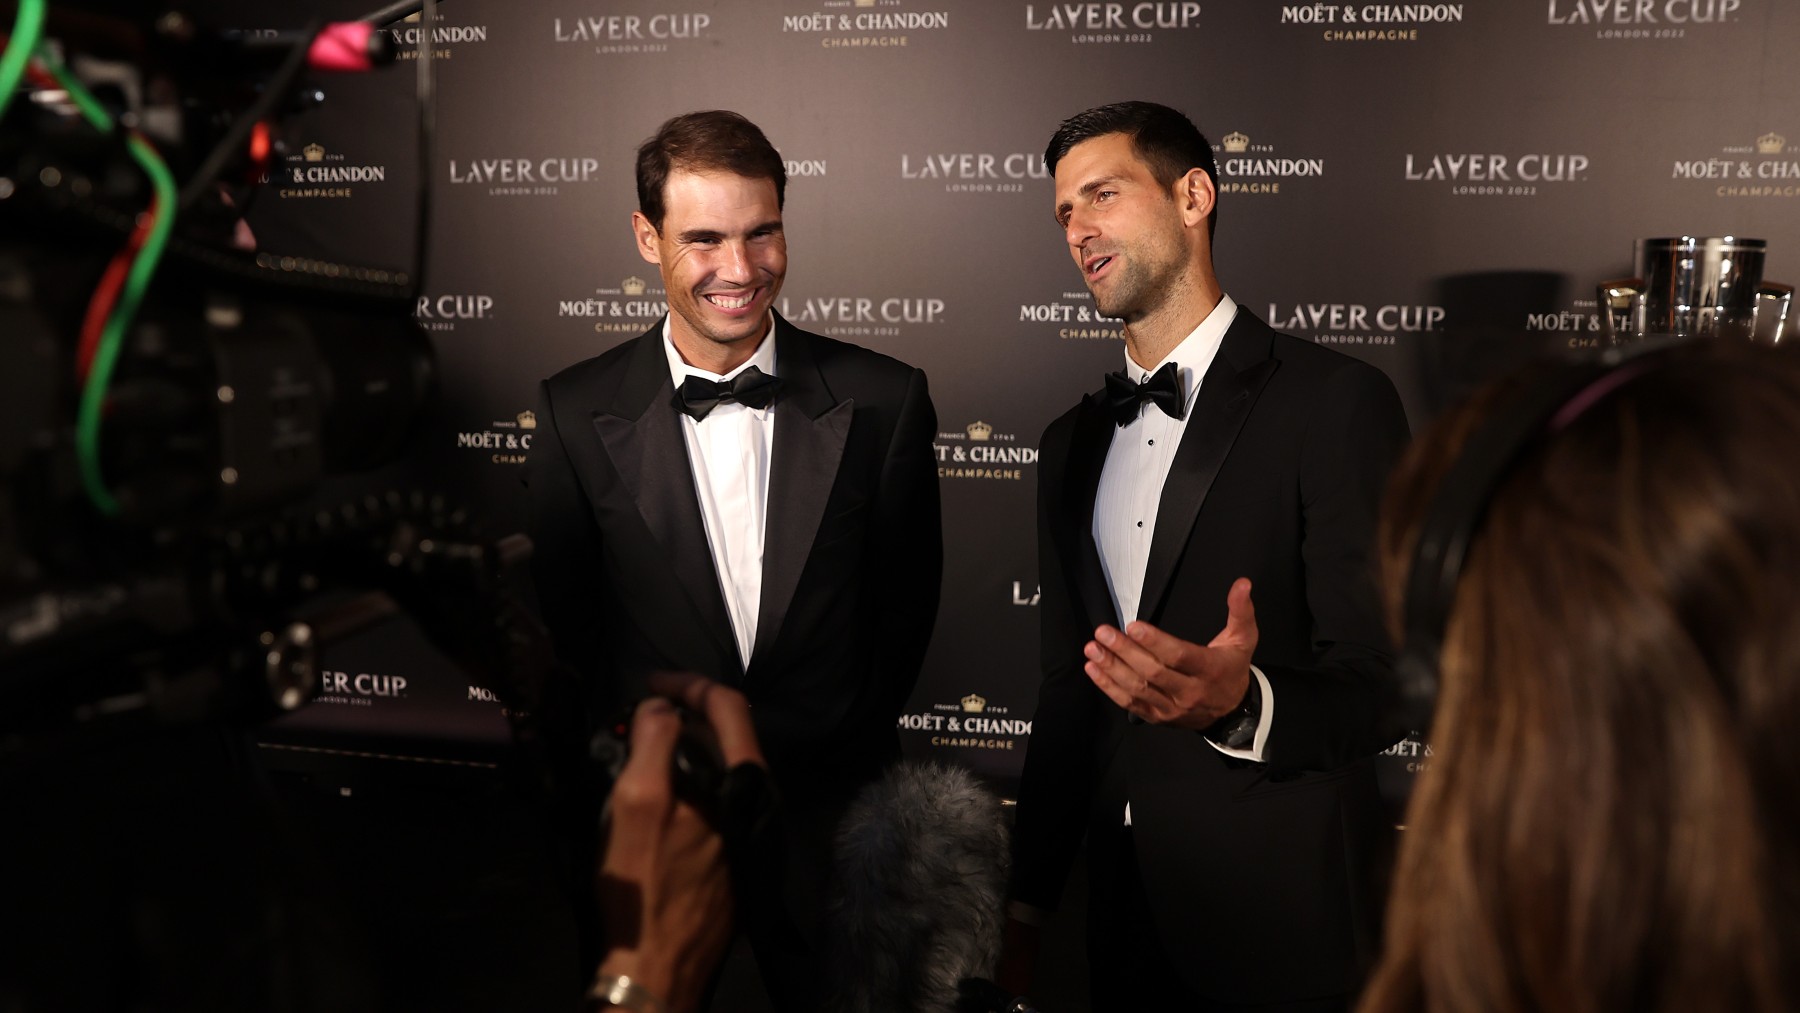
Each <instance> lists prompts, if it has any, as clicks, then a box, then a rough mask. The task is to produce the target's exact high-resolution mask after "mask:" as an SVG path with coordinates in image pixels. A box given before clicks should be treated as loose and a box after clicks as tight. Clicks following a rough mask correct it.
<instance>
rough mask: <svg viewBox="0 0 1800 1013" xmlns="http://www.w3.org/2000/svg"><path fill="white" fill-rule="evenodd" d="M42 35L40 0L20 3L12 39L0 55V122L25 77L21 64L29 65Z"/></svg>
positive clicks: (41, 7)
mask: <svg viewBox="0 0 1800 1013" xmlns="http://www.w3.org/2000/svg"><path fill="white" fill-rule="evenodd" d="M43 34H44V0H20V3H19V16H18V18H17V20H15V21H14V22H13V30H12V39H11V41H9V42H8V43H7V44H6V54H5V55H4V56H0V119H4V118H5V117H6V108H7V106H10V105H12V100H13V93H14V92H16V91H18V90H19V81H20V79H22V78H23V77H24V76H25V65H26V64H28V63H30V62H31V52H32V50H34V49H36V48H37V44H38V39H39V38H40V37H41V36H42V35H43Z"/></svg>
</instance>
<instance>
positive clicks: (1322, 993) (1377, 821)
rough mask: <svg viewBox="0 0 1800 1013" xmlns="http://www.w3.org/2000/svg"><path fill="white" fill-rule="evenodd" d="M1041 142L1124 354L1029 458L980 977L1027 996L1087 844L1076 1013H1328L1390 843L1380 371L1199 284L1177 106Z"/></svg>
mask: <svg viewBox="0 0 1800 1013" xmlns="http://www.w3.org/2000/svg"><path fill="white" fill-rule="evenodd" d="M1045 158H1046V161H1047V163H1048V165H1049V166H1050V168H1051V170H1052V172H1053V174H1054V177H1055V183H1056V196H1055V211H1056V221H1057V224H1058V225H1059V226H1061V227H1062V230H1063V233H1064V237H1065V239H1066V241H1067V243H1068V246H1069V251H1070V253H1071V254H1072V255H1073V257H1074V260H1075V263H1076V265H1077V266H1078V267H1079V268H1080V270H1081V274H1082V278H1083V279H1084V280H1085V282H1086V283H1087V286H1088V289H1089V291H1090V292H1092V294H1093V297H1094V303H1095V307H1096V309H1097V311H1098V312H1099V313H1100V314H1101V315H1103V316H1108V317H1116V318H1118V319H1120V320H1122V321H1124V335H1125V354H1126V362H1125V369H1124V371H1123V372H1121V373H1116V374H1113V375H1111V376H1108V377H1107V378H1106V386H1105V388H1104V389H1103V390H1101V391H1099V392H1097V393H1094V394H1091V395H1088V396H1087V397H1086V398H1084V399H1083V400H1082V402H1081V403H1080V404H1079V405H1077V406H1076V407H1075V408H1074V409H1072V410H1071V411H1069V412H1068V413H1067V414H1065V415H1063V416H1062V417H1061V418H1058V419H1057V420H1056V421H1055V422H1053V423H1051V425H1050V427H1049V429H1048V430H1046V431H1045V433H1044V437H1043V442H1042V444H1041V453H1040V456H1039V461H1040V483H1041V484H1040V486H1039V522H1038V523H1039V526H1038V543H1039V557H1040V560H1039V565H1040V571H1039V576H1040V580H1041V583H1042V587H1043V596H1042V599H1041V607H1042V623H1043V637H1042V667H1043V683H1042V688H1041V690H1040V696H1039V699H1038V709H1037V713H1036V717H1035V719H1034V721H1033V727H1032V741H1031V747H1030V750H1029V752H1028V753H1027V754H1026V757H1025V768H1024V774H1023V783H1022V784H1021V787H1020V794H1019V808H1018V819H1017V825H1016V828H1015V832H1014V842H1015V843H1014V872H1013V889H1012V896H1013V899H1014V903H1013V905H1012V913H1013V916H1014V921H1012V922H1011V923H1009V930H1008V937H1009V942H1008V948H1007V950H1008V952H1007V957H1006V962H1005V964H1004V966H1003V970H1002V978H1003V983H1006V984H1010V985H1011V986H1012V987H1014V988H1015V989H1017V990H1020V991H1024V990H1025V989H1026V988H1027V987H1028V986H1029V980H1028V978H1029V970H1028V969H1029V963H1030V961H1029V957H1030V955H1031V953H1032V951H1033V950H1034V943H1035V929H1033V928H1032V927H1031V926H1030V923H1031V922H1033V921H1036V920H1038V919H1040V918H1041V917H1042V915H1043V914H1044V913H1045V912H1047V911H1048V910H1050V909H1053V908H1054V907H1055V906H1056V904H1057V902H1058V900H1059V899H1060V894H1061V892H1062V888H1063V883H1064V881H1065V879H1066V878H1067V875H1068V873H1069V870H1070V867H1071V865H1072V864H1073V862H1074V860H1075V856H1076V854H1077V851H1078V850H1079V846H1080V843H1081V840H1082V837H1083V835H1084V834H1085V835H1086V837H1087V842H1088V859H1089V865H1088V869H1089V886H1090V896H1089V905H1088V909H1089V921H1088V954H1089V960H1090V965H1091V967H1090V969H1091V974H1092V981H1093V1002H1094V1009H1096V1010H1149V1009H1180V1010H1251V1009H1254V1010H1281V1011H1296V1013H1298V1011H1312V1010H1342V1009H1344V1008H1346V1006H1347V1005H1348V1003H1349V1001H1350V1000H1351V998H1352V997H1353V995H1354V992H1355V990H1356V988H1357V986H1358V984H1359V982H1360V981H1361V976H1362V974H1363V973H1364V971H1365V970H1366V969H1367V967H1368V966H1369V964H1370V962H1371V958H1372V956H1373V953H1374V950H1375V947H1376V945H1377V942H1378V938H1377V935H1376V921H1377V913H1378V911H1379V908H1380V903H1381V897H1380V893H1379V891H1380V887H1379V879H1380V876H1381V868H1382V864H1383V860H1384V857H1385V855H1386V854H1387V852H1388V847H1387V846H1388V844H1389V843H1390V840H1389V839H1390V836H1391V827H1389V826H1387V825H1386V820H1385V819H1384V818H1383V811H1382V808H1381V806H1380V804H1379V799H1378V796H1377V793H1376V785H1375V779H1374V773H1373V764H1372V762H1371V761H1370V759H1369V758H1370V757H1372V756H1373V755H1374V754H1375V753H1377V752H1379V751H1380V750H1381V749H1383V748H1385V747H1386V746H1387V745H1389V744H1390V743H1391V740H1392V739H1393V738H1397V736H1396V735H1393V734H1392V733H1391V732H1389V733H1388V734H1385V735H1384V734H1383V731H1382V729H1383V728H1384V727H1389V723H1388V721H1387V720H1386V719H1385V717H1386V713H1387V707H1388V703H1389V701H1390V699H1391V692H1392V685H1393V683H1392V679H1391V674H1392V673H1391V662H1392V659H1391V655H1390V650H1389V647H1388V638H1387V636H1386V635H1385V634H1384V631H1383V627H1382V619H1381V609H1380V607H1379V603H1378V601H1377V599H1376V595H1375V592H1374V588H1373V586H1372V582H1371V574H1370V572H1369V571H1370V564H1369V550H1370V540H1371V538H1372V534H1373V530H1374V519H1375V513H1376V509H1377V505H1378V501H1379V499H1380V495H1381V491H1382V487H1383V484H1384V482H1385V479H1386V476H1387V473H1388V469H1389V467H1390V466H1391V464H1392V463H1393V461H1394V460H1395V458H1396V457H1397V456H1398V454H1399V452H1400V450H1401V447H1402V446H1403V444H1404V443H1405V442H1406V439H1407V428H1406V419H1405V416H1404V414H1403V412H1402V410H1401V407H1400V402H1399V399H1398V397H1397V396H1396V395H1395V393H1394V389H1393V385H1392V384H1391V383H1389V382H1388V380H1387V378H1386V377H1385V376H1384V375H1383V374H1382V373H1381V372H1380V371H1379V370H1377V369H1375V368H1373V367H1371V366H1368V365H1366V364H1364V363H1362V362H1359V361H1357V360H1355V359H1352V358H1349V357H1347V356H1344V355H1340V354H1338V353H1336V352H1333V351H1330V350H1327V349H1324V348H1320V347H1318V346H1316V345H1314V344H1312V343H1310V342H1307V341H1303V340H1300V339H1297V338H1294V337H1290V336H1288V335H1285V334H1277V333H1276V332H1274V331H1273V330H1271V329H1270V328H1269V326H1268V325H1267V324H1266V323H1264V322H1263V321H1261V320H1259V319H1257V318H1256V316H1255V315H1254V314H1252V313H1251V312H1250V311H1249V310H1247V309H1245V308H1242V307H1240V306H1238V305H1237V304H1236V303H1235V302H1233V301H1232V299H1231V297H1229V296H1227V295H1225V294H1224V292H1223V290H1222V289H1221V288H1220V286H1219V282H1218V280H1217V278H1216V277H1215V275H1214V271H1213V263H1212V237H1213V230H1214V225H1215V222H1216V217H1215V214H1214V205H1215V202H1216V200H1217V191H1218V185H1217V184H1218V173H1217V170H1216V167H1215V165H1214V161H1213V154H1212V148H1211V146H1210V145H1209V144H1208V143H1207V141H1206V139H1205V138H1204V137H1203V136H1201V134H1200V132H1199V131H1198V130H1197V129H1195V127H1194V125H1193V124H1192V123H1191V122H1190V121H1189V120H1188V119H1187V117H1185V116H1183V115H1182V114H1181V113H1179V112H1177V111H1175V110H1173V109H1169V108H1167V107H1165V106H1159V105H1154V104H1151V103H1145V102H1127V103H1120V104H1117V105H1110V106H1102V107H1100V108H1096V109H1091V110H1089V111H1087V112H1084V113H1081V114H1079V115H1077V116H1074V117H1071V118H1070V119H1068V120H1066V121H1064V122H1063V124H1062V125H1061V127H1060V128H1059V129H1058V130H1057V132H1056V134H1055V136H1054V137H1053V138H1052V139H1051V142H1050V145H1049V150H1048V151H1047V152H1046V155H1045ZM1006 979H1010V980H1006Z"/></svg>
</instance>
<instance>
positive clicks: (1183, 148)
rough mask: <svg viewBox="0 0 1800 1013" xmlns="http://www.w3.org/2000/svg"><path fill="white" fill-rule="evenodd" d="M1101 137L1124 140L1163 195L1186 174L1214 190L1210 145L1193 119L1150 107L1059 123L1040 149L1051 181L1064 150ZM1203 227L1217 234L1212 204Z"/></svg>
mask: <svg viewBox="0 0 1800 1013" xmlns="http://www.w3.org/2000/svg"><path fill="white" fill-rule="evenodd" d="M1107 134H1127V135H1130V137H1131V149H1132V150H1133V151H1135V152H1136V153H1137V156H1138V157H1139V158H1141V159H1143V160H1144V164H1145V165H1146V166H1148V167H1149V169H1150V175H1152V176H1154V177H1155V178H1156V182H1157V183H1158V184H1160V185H1161V186H1162V187H1163V189H1165V190H1166V189H1168V188H1169V187H1171V186H1174V185H1175V181H1176V180H1178V179H1180V178H1181V177H1183V176H1185V175H1187V174H1188V171H1189V170H1190V169H1199V170H1201V171H1202V172H1205V173H1206V178H1208V179H1210V180H1212V184H1213V188H1214V189H1215V190H1217V189H1218V186H1219V166H1218V163H1217V162H1215V161H1214V160H1213V150H1212V142H1210V141H1208V140H1207V139H1206V135H1204V134H1202V133H1201V132H1200V128H1198V127H1196V126H1194V121H1193V120H1190V119H1188V118H1187V117H1186V116H1184V115H1182V114H1181V113H1180V112H1179V111H1177V110H1174V109H1170V108H1169V107H1168V106H1165V105H1157V104H1156V103H1155V102H1114V103H1113V104H1111V105H1104V106H1095V107H1094V108H1092V109H1089V110H1088V111H1086V112H1081V113H1076V114H1075V115H1073V116H1071V117H1069V118H1068V119H1066V120H1063V121H1062V124H1061V125H1060V126H1058V127H1057V128H1056V133H1054V134H1052V135H1050V144H1049V146H1048V147H1046V148H1045V149H1044V165H1045V167H1046V168H1047V169H1048V170H1049V172H1050V174H1051V175H1053V176H1054V175H1055V174H1056V163H1058V162H1060V161H1062V157H1063V156H1064V155H1066V154H1068V153H1069V149H1070V148H1073V147H1074V146H1075V145H1077V144H1080V143H1081V142H1082V141H1091V140H1093V139H1094V138H1096V137H1103V136H1105V135H1107ZM1206 227H1207V235H1208V236H1209V237H1210V236H1211V235H1212V234H1213V233H1215V232H1217V231H1218V228H1219V206H1218V203H1217V202H1216V201H1215V202H1214V203H1213V213H1212V214H1210V215H1207V216H1206Z"/></svg>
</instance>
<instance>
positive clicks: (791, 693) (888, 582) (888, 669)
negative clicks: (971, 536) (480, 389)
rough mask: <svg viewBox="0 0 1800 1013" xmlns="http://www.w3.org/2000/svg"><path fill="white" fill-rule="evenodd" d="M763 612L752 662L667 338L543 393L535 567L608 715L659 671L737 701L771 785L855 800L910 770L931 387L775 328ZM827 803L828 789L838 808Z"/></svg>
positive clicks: (928, 523) (561, 642)
mask: <svg viewBox="0 0 1800 1013" xmlns="http://www.w3.org/2000/svg"><path fill="white" fill-rule="evenodd" d="M775 327H776V363H775V374H776V376H778V377H779V378H780V380H781V389H780V392H779V394H778V395H777V397H776V399H775V402H774V407H773V410H774V412H775V435H774V442H773V446H772V447H771V451H770V463H769V490H768V513H767V518H768V520H767V522H766V528H765V531H764V554H763V579H762V598H761V604H760V607H759V611H758V615H757V627H756V640H755V645H754V648H753V650H752V654H751V658H750V662H749V665H748V666H745V665H744V664H743V662H742V659H741V658H740V656H739V653H738V648H737V641H736V640H735V638H734V637H733V634H732V630H731V621H730V619H729V617H728V613H727V612H726V608H725V599H724V595H723V592H722V591H721V590H720V586H719V577H718V574H717V571H716V569H715V567H714V565H713V557H712V550H711V548H710V547H709V543H708V542H707V537H706V532H705V529H704V526H703V521H702V519H701V513H700V505H699V500H698V498H697V496H696V494H695V492H694V478H693V472H692V470H691V469H690V467H689V464H688V456H687V445H686V442H685V440H684V439H683V437H682V432H681V426H682V424H683V423H682V419H681V416H680V414H679V410H678V409H677V408H676V406H675V394H674V386H673V384H672V383H671V381H670V378H669V366H668V359H667V357H666V355H665V353H664V350H663V343H662V326H661V324H660V323H659V324H658V325H657V326H655V327H652V328H651V329H650V330H649V331H647V332H646V333H644V334H643V335H642V336H641V337H638V338H636V339H634V340H632V341H629V342H627V343H625V344H623V345H621V346H619V347H617V348H615V349H613V350H611V351H609V352H607V353H605V354H603V355H600V356H597V357H595V358H592V359H588V360H586V361H583V362H580V363H577V364H575V365H574V366H571V367H569V368H568V369H565V370H563V371H562V372H560V373H558V374H556V375H555V376H553V377H551V378H550V379H549V380H546V381H544V383H543V385H542V388H541V391H540V405H539V408H538V429H537V433H536V435H535V438H534V441H533V444H532V447H531V453H530V457H529V459H528V463H527V468H526V481H527V484H528V485H529V487H530V497H529V498H530V527H531V532H532V538H533V542H534V544H535V552H534V555H533V573H534V577H535V578H536V583H537V588H538V595H539V599H540V604H541V607H542V610H543V612H544V616H545V620H546V622H547V624H548V625H549V627H550V630H551V633H552V635H553V637H554V639H555V642H556V646H557V651H558V653H559V655H561V656H562V658H563V659H564V660H565V661H568V662H570V663H572V664H573V665H574V666H575V667H576V669H577V670H578V671H579V672H580V673H581V674H582V675H583V677H584V679H585V680H586V682H587V684H588V686H589V690H590V692H591V694H592V697H593V703H594V704H595V705H596V706H597V707H601V708H607V707H614V706H617V705H619V704H621V703H624V702H629V701H632V700H636V699H638V698H639V697H641V696H643V695H644V693H645V680H646V678H647V677H648V676H649V675H650V674H651V673H652V672H656V671H660V670H685V671H694V672H699V673H701V674H703V675H707V676H710V677H712V678H714V679H717V680H719V681H721V682H725V683H728V684H731V685H734V686H738V687H739V688H741V689H742V690H743V691H744V693H745V694H746V695H747V696H748V698H749V700H750V703H751V706H752V714H753V716H754V719H755V722H756V726H757V732H758V735H759V738H760V739H761V742H762V744H763V747H764V750H765V752H766V753H767V754H768V756H769V760H770V765H771V767H772V768H773V769H774V770H775V772H776V775H777V779H778V780H782V781H791V780H792V779H793V778H795V777H800V776H804V777H806V780H807V788H808V790H817V789H818V787H819V786H820V785H821V784H826V785H829V784H831V783H837V784H840V785H841V786H842V788H843V789H844V790H845V791H848V790H851V789H853V788H854V787H855V786H856V784H858V783H860V782H861V781H864V780H866V779H868V778H869V777H872V776H873V774H874V773H875V771H876V770H878V768H879V766H880V764H881V763H883V762H885V761H886V760H888V759H891V758H893V757H894V756H896V755H898V738H897V734H896V731H895V721H896V718H897V716H898V715H899V713H900V711H901V709H902V708H903V707H904V706H905V702H906V698H907V696H908V694H909V693H910V692H911V690H912V686H913V683H914V682H915V681H916V680H917V678H918V673H919V666H920V663H921V662H922V660H923V658H924V654H925V646H926V641H927V640H928V639H929V638H930V634H931V627H932V623H933V622H934V621H935V619H936V616H937V604H938V584H939V577H940V573H941V570H942V566H943V544H942V533H941V528H940V521H939V508H938V488H937V473H936V464H935V462H934V459H933V452H932V446H931V441H932V437H933V435H934V434H935V429H936V425H937V419H936V414H935V413H934V411H933V409H932V405H931V399H930V397H929V395H928V394H927V392H926V388H925V374H924V373H922V372H920V371H919V370H917V369H914V368H912V367H910V366H907V365H906V364H904V363H901V362H899V361H897V360H895V359H891V358H888V357H887V356H884V355H879V354H877V353H875V352H871V351H869V350H867V349H864V348H859V347H857V346H855V345H850V344H845V343H844V342H840V341H834V340H832V339H830V338H826V337H822V336H820V335H817V334H809V333H807V332H805V331H802V330H799V329H797V328H795V327H793V326H792V325H790V324H788V323H787V322H786V321H785V320H781V319H780V318H779V317H777V318H776V322H775ZM833 794H835V793H833Z"/></svg>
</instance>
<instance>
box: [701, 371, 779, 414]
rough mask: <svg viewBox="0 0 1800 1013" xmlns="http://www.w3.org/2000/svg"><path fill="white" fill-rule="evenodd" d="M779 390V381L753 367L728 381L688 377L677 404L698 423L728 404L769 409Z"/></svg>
mask: <svg viewBox="0 0 1800 1013" xmlns="http://www.w3.org/2000/svg"><path fill="white" fill-rule="evenodd" d="M780 386H781V380H780V379H779V378H777V377H773V376H770V375H769V374H767V373H765V372H763V371H762V370H760V369H757V368H756V367H755V366H751V367H750V368H749V369H746V370H744V371H743V372H742V373H739V374H738V375H736V376H734V377H732V378H731V379H729V380H708V379H707V378H705V377H703V376H689V377H688V378H687V379H685V380H683V381H681V386H680V387H679V388H677V390H676V391H675V400H676V403H677V404H676V406H677V407H679V408H680V409H681V410H682V411H684V412H686V413H687V414H689V415H692V416H693V417H694V421H696V422H698V421H700V420H701V419H703V418H705V417H707V416H708V415H710V414H712V410H713V409H714V408H717V407H718V406H719V405H720V404H723V403H724V402H726V401H735V402H737V403H738V404H741V405H743V406H744V407H746V408H767V407H769V401H770V399H772V398H773V397H774V396H775V390H776V388H778V387H780Z"/></svg>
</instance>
